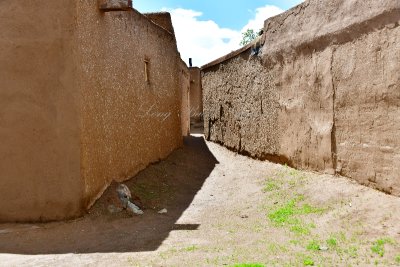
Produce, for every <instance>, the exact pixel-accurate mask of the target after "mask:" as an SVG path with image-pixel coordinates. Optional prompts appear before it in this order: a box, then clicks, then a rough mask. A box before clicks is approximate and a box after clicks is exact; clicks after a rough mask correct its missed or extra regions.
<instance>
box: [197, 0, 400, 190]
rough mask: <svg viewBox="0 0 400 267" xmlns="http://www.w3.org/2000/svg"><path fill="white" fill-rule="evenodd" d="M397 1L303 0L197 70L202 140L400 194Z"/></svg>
mask: <svg viewBox="0 0 400 267" xmlns="http://www.w3.org/2000/svg"><path fill="white" fill-rule="evenodd" d="M399 21H400V2H399V1H397V0H384V1H379V2H377V1H372V0H368V1H347V0H335V1H324V0H309V1H306V2H304V3H303V4H301V5H299V6H297V7H295V8H293V9H291V10H289V11H287V12H285V13H283V14H281V15H279V16H276V17H274V18H271V19H268V20H266V22H265V25H264V34H263V36H262V42H261V43H262V44H263V46H262V48H261V52H260V53H259V54H258V55H256V56H251V54H250V52H251V47H252V44H250V45H249V46H247V47H244V48H242V49H240V50H238V51H235V52H233V53H231V54H228V55H227V56H225V57H223V58H220V59H217V60H215V61H213V62H211V63H209V64H207V65H205V66H203V67H202V83H203V91H204V126H205V135H206V138H207V139H208V140H212V141H215V142H218V143H221V144H223V145H225V146H227V147H229V148H230V149H232V150H234V151H238V152H240V153H242V154H246V155H249V156H252V157H255V158H259V159H268V160H272V161H275V162H279V163H286V164H289V165H291V166H294V167H297V168H301V169H308V170H316V171H321V172H326V173H331V174H334V173H337V174H341V175H344V176H347V177H350V178H353V179H355V180H357V181H358V182H360V183H362V184H366V185H369V186H372V187H375V188H377V189H379V190H382V191H385V192H387V193H391V194H394V195H397V196H400V131H399V130H400V119H399V118H400V109H399V106H400V71H399V70H400V27H399Z"/></svg>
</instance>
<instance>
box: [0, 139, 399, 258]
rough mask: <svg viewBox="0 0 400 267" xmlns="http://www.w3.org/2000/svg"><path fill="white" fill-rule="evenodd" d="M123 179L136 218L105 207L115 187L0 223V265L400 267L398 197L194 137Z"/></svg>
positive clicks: (111, 198)
mask: <svg viewBox="0 0 400 267" xmlns="http://www.w3.org/2000/svg"><path fill="white" fill-rule="evenodd" d="M126 185H127V186H128V187H129V188H130V189H131V190H132V192H133V193H134V194H135V195H137V196H139V197H140V198H141V200H142V202H143V204H144V206H145V210H144V212H145V214H144V215H142V216H133V217H132V216H130V215H129V214H128V213H126V212H125V211H123V212H120V213H111V212H110V211H109V208H108V207H109V205H110V204H111V203H113V201H114V194H115V193H114V192H115V191H114V190H115V185H113V186H111V187H110V188H109V189H108V190H107V192H106V193H105V194H104V195H103V197H102V198H101V199H100V200H99V201H98V202H97V203H96V204H95V206H94V207H93V208H92V210H91V211H90V213H89V214H87V215H86V216H85V217H84V218H81V219H77V220H74V221H69V222H62V223H48V224H29V225H28V224H27V225H15V224H3V225H0V253H1V254H0V265H1V266H21V265H25V266H245V265H240V264H246V263H247V264H250V263H252V264H254V266H304V265H316V266H375V265H379V266H385V265H388V266H390V265H399V266H400V199H399V198H396V197H393V196H389V195H385V194H383V193H381V192H378V191H375V190H373V189H370V188H367V187H364V186H361V185H358V184H356V183H354V182H352V181H351V180H349V179H346V178H342V177H335V176H330V175H321V174H315V173H311V172H302V171H296V170H294V169H291V168H289V167H286V166H280V165H276V164H273V163H269V162H261V161H256V160H253V159H250V158H247V157H244V156H240V155H237V154H235V153H233V152H231V151H229V150H227V149H225V148H223V147H221V146H219V145H217V144H214V143H209V142H205V141H204V139H203V137H202V135H193V136H191V137H188V138H186V139H185V145H184V147H183V148H182V149H179V150H177V151H176V152H174V153H173V154H172V155H171V156H170V157H168V158H167V159H166V160H164V161H161V162H159V163H157V164H153V165H151V166H150V167H149V168H147V169H146V170H144V171H142V172H141V173H139V174H138V175H137V176H136V177H134V178H133V179H132V180H130V181H128V182H126ZM164 208H166V209H167V210H168V213H166V214H159V213H158V211H159V210H161V209H164ZM256 264H259V265H256Z"/></svg>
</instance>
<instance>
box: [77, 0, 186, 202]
mask: <svg viewBox="0 0 400 267" xmlns="http://www.w3.org/2000/svg"><path fill="white" fill-rule="evenodd" d="M96 2H97V1H96V0H91V1H88V0H86V1H83V0H81V1H79V2H78V9H77V25H78V47H79V48H80V49H79V56H80V59H81V61H80V64H79V66H80V71H79V73H80V74H81V76H80V81H81V83H80V85H79V86H80V90H81V92H82V100H83V102H82V103H83V105H82V110H81V114H82V118H81V145H82V147H81V156H82V165H81V170H82V177H83V179H84V182H85V187H84V196H85V198H86V201H85V206H86V207H88V206H90V205H91V204H92V203H93V201H95V200H96V198H97V197H98V196H100V195H101V194H102V192H103V191H104V190H105V188H106V187H107V186H108V185H109V184H110V183H111V181H113V180H115V181H118V182H121V181H124V180H126V179H128V178H130V177H133V176H134V175H135V174H137V173H138V172H139V171H140V170H142V169H144V168H145V167H146V166H147V165H148V164H149V163H151V162H156V161H158V160H160V159H163V158H165V157H166V156H168V155H169V154H170V153H171V152H172V151H173V150H174V149H176V148H178V147H179V146H181V145H182V130H181V88H180V86H181V78H180V73H181V65H180V60H181V59H180V57H179V53H178V51H177V46H176V40H175V36H174V35H172V34H171V33H170V32H168V31H166V30H165V29H163V28H160V27H159V26H157V25H156V24H154V23H153V22H152V21H151V20H149V19H148V18H146V17H145V16H144V15H142V14H140V13H139V12H137V11H136V10H134V9H131V10H129V11H113V12H106V13H102V12H99V10H98V8H97V5H96ZM146 65H147V66H146ZM146 70H147V74H146ZM146 80H147V81H146Z"/></svg>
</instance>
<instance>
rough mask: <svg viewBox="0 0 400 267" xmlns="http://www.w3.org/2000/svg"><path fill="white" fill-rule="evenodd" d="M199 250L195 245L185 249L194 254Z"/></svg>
mask: <svg viewBox="0 0 400 267" xmlns="http://www.w3.org/2000/svg"><path fill="white" fill-rule="evenodd" d="M198 249H199V248H198V247H197V246H195V245H193V246H190V247H187V248H185V249H184V250H185V251H187V252H193V251H196V250H198Z"/></svg>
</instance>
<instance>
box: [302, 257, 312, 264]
mask: <svg viewBox="0 0 400 267" xmlns="http://www.w3.org/2000/svg"><path fill="white" fill-rule="evenodd" d="M303 264H304V266H314V261H313V259H312V258H311V257H309V256H306V257H304V259H303Z"/></svg>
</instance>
